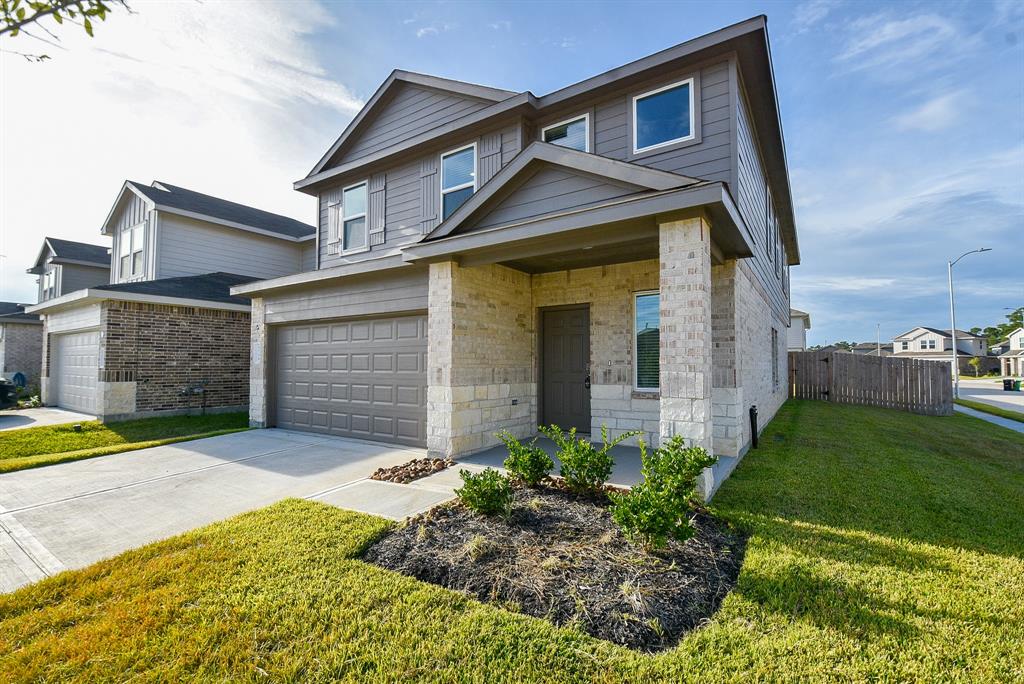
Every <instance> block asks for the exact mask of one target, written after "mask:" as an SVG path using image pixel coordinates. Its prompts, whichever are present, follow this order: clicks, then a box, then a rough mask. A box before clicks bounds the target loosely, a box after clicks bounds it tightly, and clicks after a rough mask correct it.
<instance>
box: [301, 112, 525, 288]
mask: <svg viewBox="0 0 1024 684" xmlns="http://www.w3.org/2000/svg"><path fill="white" fill-rule="evenodd" d="M520 126H521V125H520V124H519V123H518V122H516V123H513V124H509V125H506V126H504V127H503V128H500V129H498V130H494V131H490V132H488V133H484V134H483V135H481V136H480V137H478V138H473V139H469V140H466V141H464V142H462V143H460V144H458V145H452V146H450V147H448V148H445V150H443V151H437V152H433V153H431V154H425V155H421V156H419V157H414V158H412V159H407V160H405V161H402V162H400V163H399V164H397V165H396V166H394V167H392V168H390V169H387V170H386V171H385V172H383V173H382V174H374V176H373V177H368V178H359V177H356V178H352V177H349V179H348V180H346V181H344V182H342V183H339V184H338V185H336V186H335V187H332V188H330V189H328V190H325V191H324V192H322V193H320V196H319V206H320V211H319V218H318V223H319V231H320V267H321V268H329V267H331V266H337V265H339V264H345V263H351V262H354V261H361V260H363V259H368V258H376V257H379V256H382V255H384V254H389V253H393V252H395V251H396V249H397V248H398V247H399V246H402V245H406V244H409V243H411V242H415V241H416V240H419V239H420V238H421V237H423V235H424V234H425V233H427V232H429V231H430V230H432V229H433V228H434V227H436V226H437V224H438V223H440V208H439V203H440V197H441V185H440V183H441V180H440V177H439V174H438V171H437V167H438V161H439V159H440V157H441V154H442V153H443V152H445V151H447V150H448V149H455V148H456V147H461V146H463V145H466V144H469V143H471V142H474V141H475V142H476V143H477V173H478V174H479V175H480V185H483V183H484V182H486V181H487V180H490V178H492V177H493V176H494V174H495V173H497V172H498V171H499V170H500V169H501V168H502V167H503V166H505V165H506V164H508V163H509V162H510V161H512V159H513V158H514V157H515V156H516V155H517V154H519V152H520V151H521V150H522V134H521V128H520ZM377 175H380V176H383V179H384V190H383V197H380V196H377V197H376V198H375V197H374V195H375V193H373V192H371V196H370V202H369V206H368V209H367V211H368V216H367V224H368V225H369V226H370V227H371V229H373V228H374V227H377V229H378V230H379V229H380V228H382V229H383V231H382V232H381V233H377V235H379V237H376V238H374V239H372V240H371V241H370V244H371V248H370V250H368V251H365V252H359V253H356V254H349V255H340V254H336V253H334V254H332V253H331V252H332V249H331V247H330V245H329V243H328V238H329V224H328V207H329V206H330V205H331V204H333V203H334V202H340V201H341V190H342V188H344V187H348V186H349V185H353V184H355V183H359V182H362V180H367V181H369V182H370V184H371V187H373V186H374V184H373V182H372V181H373V179H374V178H376V176H377ZM381 207H383V209H384V217H383V224H381V223H380V220H381V217H380V215H379V213H380V208H381ZM371 232H373V231H372V230H371Z"/></svg>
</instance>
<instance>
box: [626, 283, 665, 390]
mask: <svg viewBox="0 0 1024 684" xmlns="http://www.w3.org/2000/svg"><path fill="white" fill-rule="evenodd" d="M660 301H661V298H660V296H659V295H658V293H657V292H640V293H638V294H637V295H636V300H635V306H634V321H633V333H634V343H635V345H634V346H635V348H636V358H635V359H634V360H633V365H634V366H635V370H636V378H635V380H636V389H637V390H640V391H646V392H657V391H658V388H659V386H660V383H659V376H660V374H661V365H660V363H661V362H660V360H659V358H658V355H659V353H660V349H661V343H660V341H659V340H660V339H661V333H660V331H659V326H660V324H661V321H660V313H659V310H658V309H659V306H660Z"/></svg>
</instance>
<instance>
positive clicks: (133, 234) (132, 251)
mask: <svg viewBox="0 0 1024 684" xmlns="http://www.w3.org/2000/svg"><path fill="white" fill-rule="evenodd" d="M145 242H146V224H145V223H139V224H136V225H134V226H129V227H127V228H125V229H124V230H122V231H121V241H120V246H119V247H118V252H117V255H118V257H119V258H120V272H121V278H130V277H135V276H140V275H142V271H143V266H144V263H143V251H144V248H145Z"/></svg>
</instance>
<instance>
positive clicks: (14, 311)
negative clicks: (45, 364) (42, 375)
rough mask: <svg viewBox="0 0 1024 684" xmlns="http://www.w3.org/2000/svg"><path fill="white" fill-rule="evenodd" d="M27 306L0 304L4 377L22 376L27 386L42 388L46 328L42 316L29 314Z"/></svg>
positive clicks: (0, 359) (0, 373)
mask: <svg viewBox="0 0 1024 684" xmlns="http://www.w3.org/2000/svg"><path fill="white" fill-rule="evenodd" d="M25 306H26V305H25V304H17V303H15V302H0V376H3V377H4V378H7V379H8V380H13V379H14V377H15V376H16V375H17V374H19V373H20V374H21V375H22V377H23V378H24V380H25V386H26V387H29V388H36V387H38V386H39V365H40V360H41V359H42V353H41V350H42V348H43V326H42V321H40V320H39V316H34V315H32V314H27V313H25Z"/></svg>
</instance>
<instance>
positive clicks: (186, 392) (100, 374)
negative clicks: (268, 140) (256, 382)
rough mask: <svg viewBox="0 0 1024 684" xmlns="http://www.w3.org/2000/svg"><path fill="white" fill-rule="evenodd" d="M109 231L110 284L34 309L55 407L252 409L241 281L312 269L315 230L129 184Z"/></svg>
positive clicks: (46, 396)
mask: <svg viewBox="0 0 1024 684" xmlns="http://www.w3.org/2000/svg"><path fill="white" fill-rule="evenodd" d="M101 232H102V233H103V234H104V235H109V236H111V237H112V238H113V247H112V249H111V254H112V255H113V260H112V262H111V264H110V266H109V268H108V273H107V278H106V280H105V282H104V284H97V285H93V286H90V287H86V288H84V289H79V290H76V291H75V292H66V291H64V292H62V293H61V295H60V296H58V297H55V298H53V299H47V300H45V301H44V302H42V303H40V304H39V305H37V306H34V307H30V309H29V311H30V312H32V313H38V314H40V315H41V316H42V319H43V321H44V331H43V332H44V336H43V350H42V353H41V358H42V361H43V363H42V382H41V385H42V398H43V401H44V403H46V404H47V405H55V406H62V407H65V408H69V409H74V410H77V411H82V412H85V413H91V414H94V415H97V416H100V417H101V418H103V419H117V418H125V417H134V416H141V415H151V414H160V413H167V414H173V413H185V412H190V411H193V410H207V409H215V410H232V409H234V410H244V408H245V407H246V406H247V405H248V402H249V363H248V359H249V337H250V332H249V329H250V324H249V308H250V306H249V301H248V300H247V299H246V298H244V297H236V296H233V295H231V293H230V289H231V287H232V286H234V285H239V284H242V283H247V282H251V281H253V280H256V279H259V278H269V277H274V276H281V275H285V274H291V273H296V272H298V271H300V270H302V269H304V268H310V267H311V264H312V263H313V262H314V261H315V255H316V238H315V232H316V229H315V228H314V227H313V226H310V225H307V224H305V223H301V222H299V221H296V220H294V219H290V218H287V217H285V216H280V215H278V214H271V213H269V212H266V211H262V210H259V209H254V208H252V207H248V206H245V205H241V204H237V203H234V202H229V201H227V200H222V199H219V198H216V197H211V196H209V195H204V194H202V193H198V192H194V191H191V190H186V189H184V188H180V187H177V186H174V185H170V184H168V183H159V182H155V183H153V184H152V185H143V184H141V183H133V182H126V183H125V184H124V186H123V187H122V188H121V191H120V193H119V194H118V196H117V200H116V201H115V202H114V206H113V208H112V209H111V210H110V213H109V215H108V216H107V218H106V220H105V221H104V223H103V228H102V231H101Z"/></svg>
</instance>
